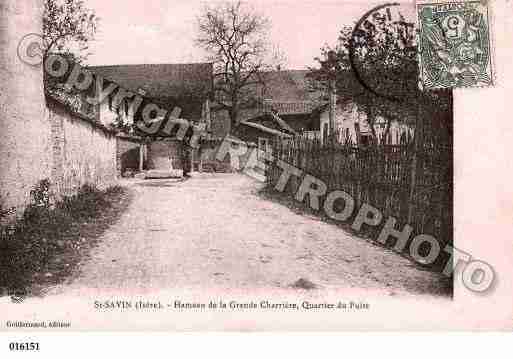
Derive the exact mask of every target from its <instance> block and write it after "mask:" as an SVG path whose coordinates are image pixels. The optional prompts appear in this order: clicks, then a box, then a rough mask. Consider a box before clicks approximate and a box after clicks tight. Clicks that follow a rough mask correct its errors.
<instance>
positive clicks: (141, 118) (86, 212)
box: [0, 0, 495, 330]
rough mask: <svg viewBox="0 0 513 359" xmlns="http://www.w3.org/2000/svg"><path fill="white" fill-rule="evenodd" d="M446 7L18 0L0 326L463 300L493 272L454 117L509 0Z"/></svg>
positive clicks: (7, 105)
mask: <svg viewBox="0 0 513 359" xmlns="http://www.w3.org/2000/svg"><path fill="white" fill-rule="evenodd" d="M444 4H445V3H441V2H437V3H434V4H430V3H421V2H418V3H415V2H411V1H410V2H400V3H386V2H379V1H331V2H325V1H321V2H316V1H295V2H286V1H281V2H280V1H246V2H244V1H236V0H234V1H231V0H230V1H204V2H201V1H164V0H148V1H144V2H135V1H131V2H121V1H110V2H105V1H100V0H23V1H16V0H3V1H2V3H1V5H0V30H1V32H2V33H1V36H0V41H1V46H2V54H1V57H0V69H1V73H0V83H1V84H2V93H1V94H0V105H1V107H0V121H1V123H0V138H1V139H0V226H1V239H0V303H1V305H2V306H5V307H6V308H10V309H9V310H8V312H9V315H7V317H5V321H4V322H5V323H2V327H1V328H0V330H15V329H17V330H19V329H24V328H25V329H26V328H40V329H41V328H47V329H48V328H58V329H70V328H71V329H77V330H80V329H87V328H97V329H100V328H111V327H112V328H120V327H122V328H124V329H123V330H135V329H150V328H153V329H202V328H218V329H227V330H231V329H265V328H273V329H280V328H279V324H278V323H277V322H276V323H273V324H269V322H267V323H268V326H266V325H259V324H255V323H257V322H256V321H255V320H253V319H249V317H247V318H246V317H244V318H245V319H242V317H239V318H238V319H237V318H232V319H230V320H229V321H230V323H231V324H227V323H228V322H223V323H224V324H219V325H216V324H215V323H214V322H219V323H221V322H222V320H223V319H222V316H223V313H224V315H227V316H233V315H238V314H240V313H244V315H254V316H258V315H260V314H262V316H265V317H268V318H272V317H273V316H279V315H285V316H287V318H289V319H290V318H291V316H292V315H294V313H304V314H305V313H306V314H305V315H311V313H316V314H319V315H321V313H322V315H323V316H324V317H326V316H327V317H330V316H332V315H333V313H346V314H344V315H346V316H351V318H352V319H351V322H352V323H357V322H358V320H359V319H358V316H360V317H361V318H363V322H362V327H365V326H366V325H370V324H369V323H370V322H371V319H370V317H372V318H374V319H375V320H376V321H377V322H378V321H379V319H377V318H379V316H380V315H385V314H379V313H376V312H373V311H374V310H378V309H376V308H379V307H380V305H381V303H392V304H390V306H391V307H390V308H392V307H393V308H395V309H390V310H398V311H400V308H401V303H402V301H405V302H407V303H410V305H411V306H412V308H413V307H415V303H419V307H418V308H419V309H418V311H419V312H422V311H423V309H421V308H424V307H425V305H427V304H426V303H431V304H430V305H432V306H433V307H436V308H446V309H447V308H450V307H451V306H452V305H453V302H455V301H456V298H455V295H454V290H455V289H454V287H455V285H454V283H455V268H456V266H457V265H458V263H460V262H461V263H463V265H467V264H468V265H467V267H465V269H464V270H463V272H464V273H465V274H464V275H463V279H462V280H461V283H462V284H461V285H460V286H462V287H463V288H466V289H465V290H468V291H469V292H479V293H481V292H484V291H486V290H488V289H489V288H492V287H493V286H494V273H495V272H494V271H493V269H492V268H491V266H490V264H488V263H487V261H486V260H485V259H482V258H479V253H477V254H476V253H472V254H471V255H468V256H467V257H465V256H463V255H462V254H461V253H464V250H465V249H461V251H460V250H459V249H456V244H455V243H454V242H455V241H454V233H455V225H454V223H455V219H454V213H455V212H454V211H455V202H454V189H455V188H454V184H455V183H456V181H455V177H454V176H455V168H454V164H455V152H454V136H453V134H454V128H455V126H454V123H455V117H454V115H455V110H454V109H455V104H456V101H455V99H454V95H453V91H454V90H455V89H456V90H463V91H479V90H480V89H486V88H487V87H493V86H494V81H495V78H494V62H493V54H494V52H493V51H492V44H491V39H492V34H491V30H490V26H489V24H490V19H491V17H490V13H489V6H488V4H486V2H479V1H467V2H458V3H452V4H451V3H449V4H445V5H444ZM483 91H486V90H483ZM458 248H459V247H458ZM456 253H458V256H456ZM382 301H383V302H382ZM63 303H66V304H64V306H65V307H66V308H68V311H67V312H66V313H63V314H58V315H57V314H55V313H57V312H52V313H54V314H48V313H50V312H51V310H52V309H49V308H55V307H57V306H60V307H62V304H63ZM383 305H384V304H383ZM387 305H388V304H387ZM34 308H36V309H34ZM29 310H32V312H34V311H36V312H38V311H39V310H41V313H45V314H44V315H41V316H40V317H37V316H36V317H37V318H36V317H34V316H33V315H28V314H27V313H28V311H29ZM380 310H384V309H383V307H382V308H381V309H380ZM412 310H413V309H412ZM176 313H179V314H180V316H181V317H180V318H181V319H180V322H179V321H178V320H177V319H176V317H174V318H175V319H174V320H175V322H173V324H169V323H168V322H166V323H168V324H169V325H167V324H162V323H163V322H162V323H160V322H159V319H158V317H159V316H161V317H162V318H163V317H166V316H172V315H174V314H176ZM209 313H210V314H209ZM212 313H217V314H212ZM309 313H310V314H309ZM372 313H374V314H372ZM125 314H126V316H125ZM188 315H190V316H191V317H192V318H193V319H191V320H189V321H188V322H187V324H183V325H182V324H179V323H182V322H184V321H186V318H189V317H187V316H188ZM210 315H212V316H213V317H212V318H214V319H208V318H210V317H209V316H210ZM338 315H342V314H335V315H334V316H332V317H331V320H328V321H327V322H325V325H326V328H325V329H328V328H331V327H336V326H337V324H336V316H338ZM425 315H427V312H426V314H425ZM2 316H3V314H2ZM143 317H144V318H145V319H142V318H143ZM301 318H302V319H298V323H297V325H298V329H300V328H301V326H302V325H305V323H306V322H308V321H313V317H312V316H310V317H308V318H307V317H301ZM365 318H367V319H365ZM189 319H190V318H189ZM162 320H164V319H162ZM210 320H211V321H212V322H209V321H210ZM237 320H238V322H237V323H238V324H235V322H236V321H237ZM270 320H271V321H272V319H270ZM338 320H343V319H342V318H339V319H338ZM122 322H123V323H124V324H121V323H122ZM433 322H435V319H433ZM106 323H109V324H106ZM159 323H160V324H159ZM301 323H303V324H301ZM365 323H366V324H365ZM400 325H401V324H400V323H399V322H393V323H392V322H390V324H383V327H382V328H383V329H385V328H396V329H397V328H400ZM433 325H434V324H433ZM355 326H356V327H359V325H357V324H355ZM309 327H310V328H313V329H321V328H322V324H321V322H319V323H317V324H315V325H314V326H309ZM377 327H378V328H380V327H379V325H378V326H377Z"/></svg>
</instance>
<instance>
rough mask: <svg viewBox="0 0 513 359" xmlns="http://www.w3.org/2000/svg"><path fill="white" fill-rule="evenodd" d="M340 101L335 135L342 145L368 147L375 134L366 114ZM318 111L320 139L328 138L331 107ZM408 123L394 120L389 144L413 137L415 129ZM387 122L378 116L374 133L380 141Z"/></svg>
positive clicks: (389, 135) (337, 108)
mask: <svg viewBox="0 0 513 359" xmlns="http://www.w3.org/2000/svg"><path fill="white" fill-rule="evenodd" d="M342 100H343V99H339V103H338V104H337V107H336V110H335V133H336V134H337V140H338V142H340V143H344V142H350V143H352V144H355V145H357V144H361V145H366V144H368V143H370V142H371V141H372V138H373V134H372V131H371V129H370V126H369V123H368V122H367V115H366V113H365V112H363V111H361V110H360V109H358V106H357V105H356V104H355V103H354V102H351V101H347V100H346V101H345V102H342ZM316 111H318V112H319V116H320V131H319V134H318V136H319V138H321V139H324V138H327V135H328V132H329V130H328V129H329V106H328V104H326V105H323V106H320V107H319V108H318V109H317V110H316ZM408 122H410V123H412V121H407V120H405V119H402V121H400V122H399V121H397V120H392V122H391V123H390V129H389V132H388V136H387V140H386V143H387V144H393V145H396V144H399V143H401V141H405V140H406V139H407V138H409V137H411V136H412V135H413V127H412V126H411V125H408ZM386 126H387V120H386V119H385V118H383V117H380V116H378V118H377V119H376V121H375V124H374V132H375V134H376V136H377V138H378V139H380V140H381V139H382V138H383V136H384V135H385V132H386Z"/></svg>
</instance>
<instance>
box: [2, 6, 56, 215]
mask: <svg viewBox="0 0 513 359" xmlns="http://www.w3.org/2000/svg"><path fill="white" fill-rule="evenodd" d="M42 5H43V2H42V1H40V0H23V1H20V0H2V1H0V85H1V86H2V89H1V90H0V197H1V198H0V201H1V202H3V203H1V206H2V207H4V208H10V207H16V208H17V209H18V210H22V209H23V208H24V207H25V206H26V205H27V204H28V202H29V195H30V190H31V189H32V188H33V187H34V186H35V185H36V184H37V183H38V182H39V181H41V180H43V179H45V178H50V175H51V148H52V145H51V128H50V123H49V122H48V120H47V119H46V117H45V112H46V110H45V101H44V96H43V73H42V69H41V67H40V66H31V65H27V64H25V63H23V62H22V61H21V60H20V59H19V57H18V55H17V48H18V44H19V43H20V41H21V40H22V38H23V37H24V36H25V35H27V34H29V33H37V34H39V33H41V28H42Z"/></svg>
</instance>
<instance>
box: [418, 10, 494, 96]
mask: <svg viewBox="0 0 513 359" xmlns="http://www.w3.org/2000/svg"><path fill="white" fill-rule="evenodd" d="M417 16H418V25H419V30H420V31H419V66H420V72H419V76H420V82H421V84H422V86H423V88H424V89H427V90H429V89H437V88H454V87H483V86H490V85H492V84H493V73H492V71H493V70H492V60H491V46H490V28H489V17H488V7H487V4H486V2H483V1H466V2H445V3H442V2H439V3H424V4H422V3H421V4H417Z"/></svg>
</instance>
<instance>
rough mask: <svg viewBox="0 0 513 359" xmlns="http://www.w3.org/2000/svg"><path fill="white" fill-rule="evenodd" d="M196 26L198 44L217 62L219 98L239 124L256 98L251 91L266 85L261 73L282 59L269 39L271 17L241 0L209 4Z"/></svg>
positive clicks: (223, 106)
mask: <svg viewBox="0 0 513 359" xmlns="http://www.w3.org/2000/svg"><path fill="white" fill-rule="evenodd" d="M197 25H198V36H197V39H196V43H197V44H198V45H199V46H200V47H201V48H203V49H204V50H206V51H207V53H208V54H209V60H210V61H212V62H213V63H214V67H215V69H214V71H215V92H216V97H217V98H216V100H217V102H218V103H219V106H220V107H221V109H223V110H227V111H228V113H229V116H230V120H231V122H232V124H233V125H237V118H238V115H239V113H240V110H241V109H242V108H244V107H251V106H253V105H254V103H255V101H256V99H255V98H254V91H251V90H252V89H254V88H255V86H259V85H260V86H263V85H264V79H263V78H262V76H261V72H262V71H265V70H268V69H270V68H271V65H272V62H276V63H278V62H281V61H282V60H283V59H282V58H281V55H280V54H279V50H277V49H276V47H274V50H275V51H274V54H273V51H272V46H271V45H270V43H269V41H268V30H269V26H270V23H269V20H268V19H267V18H266V17H264V16H263V15H261V14H258V13H257V12H256V11H254V10H252V9H251V8H249V7H248V6H247V5H243V4H242V3H241V2H235V3H234V2H228V3H220V4H217V5H215V6H206V7H205V8H204V9H203V11H202V13H201V15H200V16H199V17H198V19H197ZM269 55H271V56H273V57H274V58H273V59H269V58H268V57H269Z"/></svg>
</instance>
